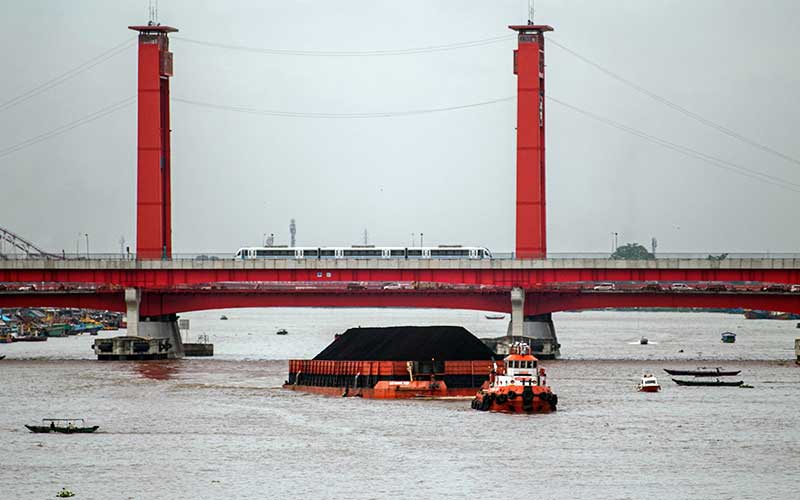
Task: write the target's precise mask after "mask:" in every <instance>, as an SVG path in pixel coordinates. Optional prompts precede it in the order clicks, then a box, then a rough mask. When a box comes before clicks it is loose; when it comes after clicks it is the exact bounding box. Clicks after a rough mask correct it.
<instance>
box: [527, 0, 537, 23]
mask: <svg viewBox="0 0 800 500" xmlns="http://www.w3.org/2000/svg"><path fill="white" fill-rule="evenodd" d="M535 3H536V2H535V0H528V24H529V25H531V24H533V13H534V11H535V10H536V9H535V6H534V4H535Z"/></svg>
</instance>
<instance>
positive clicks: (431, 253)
mask: <svg viewBox="0 0 800 500" xmlns="http://www.w3.org/2000/svg"><path fill="white" fill-rule="evenodd" d="M234 258H236V259H243V260H250V259H475V260H478V259H491V258H492V252H490V251H489V249H488V248H483V247H465V246H460V245H440V246H438V247H411V248H407V247H376V246H367V245H365V246H352V247H285V246H284V247H280V246H273V247H247V248H240V249H239V250H237V251H236V254H235V255H234Z"/></svg>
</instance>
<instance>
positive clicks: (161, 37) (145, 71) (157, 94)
mask: <svg viewBox="0 0 800 500" xmlns="http://www.w3.org/2000/svg"><path fill="white" fill-rule="evenodd" d="M128 28H129V29H132V30H134V31H138V32H139V92H138V97H139V115H138V116H139V127H138V148H137V156H138V159H137V189H136V258H137V259H168V258H170V257H171V256H172V210H171V200H170V197H171V195H170V192H171V186H170V122H169V78H170V77H171V76H172V52H170V51H169V38H168V36H167V35H168V34H169V33H173V32H176V31H178V30H177V29H175V28H172V27H170V26H161V25H158V24H154V23H153V22H152V21H151V22H150V23H148V24H147V25H146V26H129V27H128Z"/></svg>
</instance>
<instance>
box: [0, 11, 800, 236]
mask: <svg viewBox="0 0 800 500" xmlns="http://www.w3.org/2000/svg"><path fill="white" fill-rule="evenodd" d="M0 9H2V11H0V14H2V18H3V19H4V20H5V23H4V27H3V30H2V31H1V32H0V41H2V45H3V47H4V48H5V50H4V51H3V56H2V61H3V68H4V71H3V78H2V79H0V96H2V97H0V174H2V176H1V177H0V179H2V187H3V189H2V195H1V196H0V227H5V228H8V229H10V230H12V231H15V232H17V233H19V234H21V235H23V236H24V237H26V238H28V239H30V240H32V241H33V242H35V243H38V244H40V245H41V246H42V247H44V248H45V249H49V250H56V251H60V250H61V249H62V248H63V249H65V250H66V251H68V252H69V251H73V252H74V251H75V247H76V243H77V240H78V235H79V234H80V235H83V234H84V233H88V234H89V237H90V245H91V250H92V251H93V252H95V251H98V252H100V251H104V252H112V251H118V249H119V246H120V245H119V239H120V237H124V238H125V239H126V241H127V242H128V243H127V244H130V245H131V246H133V244H132V243H131V242H132V241H134V240H135V237H134V235H135V206H136V199H135V189H136V171H135V169H136V106H135V104H131V105H129V106H127V107H124V108H122V109H120V110H118V111H115V112H113V113H111V114H108V115H107V116H103V117H101V118H99V119H96V120H94V121H90V122H88V123H86V124H85V125H82V126H78V127H74V128H71V129H70V130H69V131H67V132H65V133H63V134H59V135H56V136H53V137H52V138H49V139H46V140H42V141H39V142H36V143H34V144H32V145H30V146H29V147H24V148H22V149H18V150H12V149H11V148H13V147H15V146H17V145H22V144H24V143H25V141H27V140H29V139H32V138H36V137H38V136H40V135H42V134H45V133H47V132H50V131H53V130H56V129H59V127H62V126H64V125H66V124H69V123H71V122H74V121H75V120H79V119H81V118H84V117H87V116H89V115H91V114H92V113H94V112H96V111H98V110H101V109H104V108H106V107H108V106H110V105H114V104H115V103H118V102H121V101H123V100H125V99H127V98H130V97H133V96H135V95H136V69H137V68H136V64H137V61H136V49H135V47H134V46H133V45H131V46H129V48H127V49H124V50H122V51H121V52H119V53H118V54H116V55H114V56H113V57H111V58H109V59H108V60H106V61H103V62H101V63H100V64H97V65H96V66H94V67H93V68H91V69H88V70H86V71H82V72H80V73H78V74H76V75H75V76H74V77H73V78H71V79H69V80H67V81H66V82H64V83H62V84H60V85H57V86H54V87H52V88H50V89H49V90H47V91H45V92H42V93H40V94H38V95H36V96H34V97H32V98H31V99H28V100H25V101H23V102H21V103H18V104H16V105H14V106H5V107H3V103H7V102H8V101H9V100H11V99H12V98H14V97H16V96H18V95H21V94H24V93H25V92H28V91H30V90H31V89H34V88H36V87H38V86H39V85H41V84H42V83H45V82H47V81H49V80H51V79H53V78H54V77H57V76H59V75H61V74H63V73H65V72H68V71H71V70H74V69H75V68H77V67H79V66H80V65H81V64H82V63H84V62H86V61H87V60H90V59H92V58H94V57H96V56H98V55H99V54H101V53H103V52H105V51H108V50H109V49H111V48H113V47H115V46H117V45H119V44H121V43H124V42H125V41H126V40H133V39H134V38H135V33H134V32H132V31H129V30H128V29H127V26H128V25H132V24H143V23H145V22H146V21H147V15H148V1H147V0H135V1H134V0H125V1H114V2H108V1H102V0H82V1H70V2H65V1H60V0H51V1H45V0H28V1H25V2H3V5H2V7H0ZM526 11H527V1H526V0H502V1H501V0H494V1H491V2H488V1H476V0H459V1H436V2H432V1H430V0H405V1H402V2H400V1H393V2H387V1H380V2H376V1H374V0H363V1H346V0H340V1H337V2H325V1H310V0H308V1H285V0H282V1H263V0H253V1H230V2H223V1H219V0H215V1H197V0H191V1H189V0H161V1H160V2H159V21H160V22H161V23H162V24H169V25H171V26H175V27H177V28H178V29H180V32H179V33H176V34H175V35H174V36H173V37H172V42H171V48H172V51H173V53H174V68H175V76H174V78H173V79H172V82H171V85H172V96H173V97H174V98H180V99H185V100H192V101H197V102H202V103H207V104H214V105H223V106H241V107H247V108H254V109H259V110H272V111H287V112H299V113H334V114H352V113H376V112H402V111H416V110H430V109H436V108H446V107H453V106H462V105H468V104H473V103H480V102H485V101H491V100H496V99H502V98H507V97H511V96H514V95H515V93H516V77H515V76H514V75H513V73H512V50H513V48H514V47H515V46H516V40H515V38H514V36H513V34H512V32H511V31H509V30H508V29H507V25H509V24H521V23H524V22H525V21H526V20H527V19H526ZM798 19H800V2H795V1H793V0H786V1H779V0H770V1H763V2H753V1H741V0H739V1H734V0H704V1H702V2H696V1H689V0H683V1H657V2H656V1H649V2H642V1H641V0H618V1H596V0H592V1H588V0H587V1H565V0H548V1H546V0H537V2H536V19H535V20H536V21H537V22H538V23H543V24H549V25H551V26H553V27H554V28H555V31H554V32H552V33H550V34H548V36H550V37H552V39H553V40H554V41H556V42H558V43H559V44H561V45H563V46H565V47H568V48H569V49H571V50H572V51H574V52H576V53H578V54H580V55H581V56H583V57H585V58H588V59H590V60H591V61H593V62H595V63H597V64H599V65H601V66H603V67H604V68H606V69H608V70H610V71H612V72H614V73H616V74H618V75H620V76H623V77H624V78H626V79H628V80H629V81H631V82H634V83H635V84H637V85H639V86H641V87H642V88H644V89H646V90H648V91H649V92H652V93H655V94H657V95H659V96H662V97H664V98H666V99H668V100H669V101H671V102H674V103H677V104H679V105H680V106H683V107H684V108H687V109H689V110H691V111H692V112H694V113H697V114H698V115H700V116H702V117H704V118H706V119H708V120H711V121H713V122H715V123H718V124H720V125H723V126H724V127H726V128H729V129H731V130H733V131H735V132H737V133H738V134H741V135H742V136H744V137H746V138H747V139H749V140H751V141H755V142H757V143H760V144H763V145H765V146H768V147H769V148H771V149H774V150H776V151H779V152H781V153H783V154H785V155H788V156H789V157H791V158H794V159H798V158H800V141H798V140H797V133H798V124H800V99H798V95H797V94H798V89H800V65H798V60H800V54H798V45H797V40H796V34H797V21H798ZM502 36H507V38H505V39H502V40H498V41H496V42H494V43H485V44H481V45H477V46H473V47H467V48H459V49H456V50H448V51H429V52H423V53H415V54H406V55H381V56H371V57H366V56H355V57H346V56H330V55H327V56H319V55H316V56H301V55H276V54H269V53H265V52H258V51H243V50H233V49H226V48H219V47H214V46H208V45H201V44H197V43H193V42H192V41H202V42H211V43H214V44H223V45H232V46H242V47H251V48H260V49H290V50H306V51H334V52H335V51H340V52H342V51H348V52H353V51H354V52H359V51H376V50H394V49H410V48H420V47H431V46H438V45H446V44H454V43H461V42H469V41H475V40H486V39H490V38H494V37H502ZM546 60H547V79H548V80H547V91H548V94H549V95H550V96H552V97H554V98H556V99H558V100H560V101H563V102H565V103H568V104H570V105H571V106H575V107H577V108H579V109H581V110H584V111H586V112H590V113H593V114H596V115H599V116H601V117H603V118H606V119H610V120H613V121H615V122H617V123H620V124H623V125H625V126H627V127H631V128H632V129H635V130H637V131H640V132H644V133H646V134H649V135H652V136H656V137H658V138H660V139H663V140H666V141H670V142H672V143H677V144H680V145H683V146H686V147H689V148H691V149H694V150H697V151H700V152H702V153H704V154H706V155H710V156H713V157H716V158H720V159H722V160H724V161H727V162H731V163H733V164H735V165H739V166H741V167H745V168H747V169H749V170H752V171H756V172H761V173H764V174H767V175H770V176H771V178H772V181H771V182H772V183H767V182H763V181H760V180H756V179H754V178H753V177H752V175H751V174H749V173H748V175H749V176H744V175H739V174H737V173H734V172H732V171H730V170H726V169H722V168H719V167H718V166H714V165H711V164H708V163H706V162H703V161H700V160H698V159H696V158H690V157H686V156H684V155H682V154H680V153H678V152H675V151H672V150H669V149H665V148H663V147H661V146H659V145H656V144H653V143H651V142H648V141H646V140H644V139H642V138H641V137H637V136H634V135H631V134H628V133H626V132H623V131H621V130H618V129H616V128H612V127H609V126H608V125H606V124H604V123H601V122H598V121H594V120H592V119H590V118H588V117H587V116H585V115H582V114H580V113H578V112H576V111H574V110H572V109H569V108H566V107H563V106H561V105H559V104H557V103H555V102H548V104H547V106H548V108H547V116H548V123H547V126H548V129H547V148H548V152H547V153H548V156H547V167H548V168H547V193H548V240H549V241H548V247H549V250H550V251H551V252H591V251H608V250H609V249H610V245H611V236H610V235H611V233H612V232H618V233H619V240H620V243H623V242H628V241H638V242H641V243H644V244H649V241H650V238H651V237H652V236H655V237H656V238H658V241H659V250H660V251H663V252H700V251H708V252H723V251H727V252H766V251H771V252H795V251H798V249H800V232H798V231H797V230H796V227H797V225H796V220H795V214H796V212H797V201H798V199H800V193H798V191H800V173H798V168H799V165H798V164H797V163H793V162H792V161H787V160H785V159H781V158H779V157H778V156H776V155H773V154H769V153H767V152H764V151H762V150H759V149H757V148H755V147H753V146H750V145H747V144H745V143H743V142H741V141H739V140H736V139H733V138H731V137H729V136H726V135H724V134H721V133H720V132H718V131H716V130H714V129H713V128H710V127H707V126H704V125H701V124H699V123H698V122H696V121H694V120H692V119H691V118H689V117H687V116H685V115H684V114H681V113H679V112H676V111H675V110H673V109H670V108H669V107H667V106H665V105H664V104H661V103H659V102H657V101H655V100H653V99H651V98H649V97H647V96H645V95H642V94H641V93H638V92H636V91H635V90H633V89H631V88H630V87H628V86H625V85H623V84H622V83H620V82H619V81H617V80H615V79H613V78H610V77H609V76H608V75H606V74H604V73H602V72H601V71H599V70H598V69H596V68H594V67H592V66H590V65H588V64H586V63H585V62H583V61H581V60H580V59H578V58H576V57H575V56H574V55H572V54H570V53H568V52H566V51H564V50H563V49H561V48H560V47H558V46H555V45H553V44H549V45H547V57H546ZM515 122H516V104H515V102H514V101H509V100H506V101H502V102H499V103H496V104H490V105H485V106H477V107H472V108H468V109H460V110H454V111H447V112H438V113H429V114H421V115H411V116H394V117H381V118H326V119H323V118H306V117H301V118H295V117H281V116H266V115H260V114H246V113H237V112H233V111H227V110H221V109H213V108H208V107H202V106H198V105H196V104H188V103H185V102H179V101H173V104H172V127H173V135H172V141H173V142H172V144H173V157H172V168H173V173H172V186H173V187H172V197H173V246H174V251H175V252H200V251H216V252H226V251H230V252H233V251H235V249H237V248H239V247H241V246H249V245H257V244H259V243H260V242H261V240H262V236H263V234H264V233H270V232H272V233H275V234H276V243H286V242H287V240H288V225H289V220H290V219H291V218H295V219H296V220H297V240H298V244H299V245H347V244H351V243H358V242H360V240H361V239H362V233H363V230H364V228H367V229H368V231H369V239H370V243H375V244H377V245H407V244H410V241H411V233H417V234H419V233H420V232H423V233H425V243H426V244H446V243H461V244H467V245H481V246H486V247H489V248H490V249H492V250H494V251H498V252H500V251H510V250H512V249H513V247H514V216H515V208H514V207H515V199H514V182H515V130H514V127H515ZM776 179H777V180H776ZM789 183H795V185H792V184H789ZM776 184H778V185H776ZM787 187H788V188H790V189H787ZM80 248H81V251H85V238H82V239H81V242H80Z"/></svg>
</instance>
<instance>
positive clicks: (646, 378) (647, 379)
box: [637, 373, 661, 392]
mask: <svg viewBox="0 0 800 500" xmlns="http://www.w3.org/2000/svg"><path fill="white" fill-rule="evenodd" d="M637 389H638V390H639V392H658V391H660V390H661V386H660V385H659V384H658V380H656V377H655V375H653V374H652V373H645V374H644V375H642V380H641V382H639V385H638V387H637Z"/></svg>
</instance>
